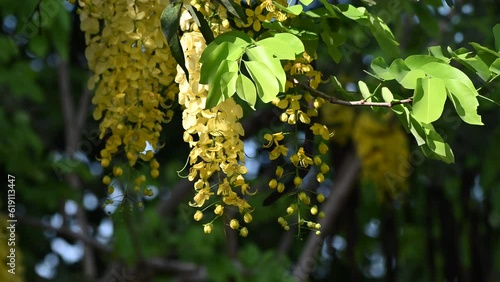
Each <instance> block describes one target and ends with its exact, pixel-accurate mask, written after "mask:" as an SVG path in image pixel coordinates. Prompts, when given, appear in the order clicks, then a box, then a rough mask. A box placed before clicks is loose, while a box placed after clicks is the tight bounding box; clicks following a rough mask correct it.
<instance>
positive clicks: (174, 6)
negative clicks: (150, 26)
mask: <svg viewBox="0 0 500 282" xmlns="http://www.w3.org/2000/svg"><path fill="white" fill-rule="evenodd" d="M181 8H182V2H172V3H170V4H169V5H168V6H167V7H166V8H165V9H164V10H163V12H162V13H161V17H160V22H161V30H162V32H163V35H164V36H165V38H166V39H167V42H168V46H170V51H171V52H172V56H173V57H174V59H175V61H176V62H177V64H179V66H180V67H181V68H182V70H183V71H184V73H185V74H186V79H187V80H189V71H188V70H187V68H186V62H185V60H184V52H183V51H182V46H181V42H180V41H179V36H178V34H177V31H178V29H179V19H180V17H181Z"/></svg>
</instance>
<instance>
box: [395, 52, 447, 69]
mask: <svg viewBox="0 0 500 282" xmlns="http://www.w3.org/2000/svg"><path fill="white" fill-rule="evenodd" d="M404 62H405V65H406V66H407V67H408V68H410V69H412V70H416V69H420V68H421V67H422V66H424V65H426V64H428V63H431V62H437V63H443V61H442V60H440V59H438V58H435V57H432V56H429V55H413V56H409V57H408V58H406V59H405V60H404ZM443 64H444V63H443ZM444 65H447V64H444Z"/></svg>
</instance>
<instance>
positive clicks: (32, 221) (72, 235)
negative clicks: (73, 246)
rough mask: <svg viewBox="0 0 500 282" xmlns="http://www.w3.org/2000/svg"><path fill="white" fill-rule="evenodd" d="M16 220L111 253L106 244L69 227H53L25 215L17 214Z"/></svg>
mask: <svg viewBox="0 0 500 282" xmlns="http://www.w3.org/2000/svg"><path fill="white" fill-rule="evenodd" d="M17 220H18V221H19V223H20V224H21V225H26V226H31V227H37V228H41V229H44V230H49V231H54V232H55V233H56V234H58V235H60V236H65V237H68V238H71V239H76V240H80V241H82V242H83V243H85V244H87V245H89V246H92V247H93V248H95V249H96V250H99V251H101V252H104V253H111V248H109V247H108V246H105V245H102V244H101V243H99V242H97V241H95V240H93V239H91V238H89V237H88V236H86V235H85V234H83V233H77V232H73V231H71V229H69V228H67V227H60V228H57V227H54V226H52V225H50V224H45V223H43V222H42V221H41V220H39V219H36V218H33V217H27V216H19V215H17Z"/></svg>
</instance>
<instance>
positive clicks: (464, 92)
mask: <svg viewBox="0 0 500 282" xmlns="http://www.w3.org/2000/svg"><path fill="white" fill-rule="evenodd" d="M444 83H445V85H446V88H447V89H448V96H449V97H450V99H451V101H452V102H453V105H454V106H455V110H456V111H457V114H458V115H459V116H460V118H461V119H462V120H463V121H465V122H466V123H469V124H476V125H483V123H482V122H481V116H480V115H478V114H477V107H478V106H479V102H478V100H477V97H476V96H477V95H478V93H477V91H476V89H474V88H472V89H471V88H470V87H469V86H468V85H467V84H466V83H465V82H464V81H461V80H457V79H445V80H444Z"/></svg>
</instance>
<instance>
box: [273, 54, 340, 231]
mask: <svg viewBox="0 0 500 282" xmlns="http://www.w3.org/2000/svg"><path fill="white" fill-rule="evenodd" d="M312 61H313V58H312V57H311V56H309V55H308V54H307V53H305V52H304V53H303V54H302V56H301V57H299V58H297V59H296V60H294V61H290V62H288V63H286V64H285V65H284V70H285V71H286V72H287V73H288V74H289V75H290V76H302V77H305V79H307V80H308V81H309V85H310V86H311V87H312V88H314V89H316V88H317V86H318V85H319V83H320V82H321V72H319V71H317V70H314V67H313V66H312V65H311V62H312ZM286 88H287V90H288V92H293V91H294V92H296V94H285V95H284V97H281V98H280V97H278V98H276V99H274V100H273V105H275V106H276V107H277V108H279V109H281V110H283V112H282V113H281V115H280V120H281V121H282V122H283V123H286V124H289V125H292V126H293V127H294V128H295V130H294V131H292V132H286V133H283V132H277V133H274V134H266V135H264V140H265V143H264V147H265V148H271V151H270V152H269V158H270V159H271V160H276V159H278V158H280V157H283V158H285V159H286V161H287V162H290V163H291V164H292V165H293V169H292V171H291V172H289V173H286V174H285V175H284V168H283V166H278V167H277V169H276V172H275V175H276V178H273V179H271V180H270V181H269V188H271V189H276V191H277V192H279V193H283V192H284V191H285V186H286V184H285V182H284V181H286V179H287V177H286V176H287V175H290V174H293V185H294V187H296V188H298V189H297V190H296V191H297V193H295V196H296V197H295V198H296V199H295V200H292V202H291V204H290V205H289V206H288V207H287V209H286V215H285V216H284V217H280V218H278V223H279V224H280V225H281V226H282V227H283V228H284V229H285V230H289V229H290V227H289V220H287V219H286V217H291V216H296V217H297V220H296V222H298V224H299V226H302V227H306V228H308V229H311V230H315V231H316V234H318V235H319V234H320V231H319V229H320V228H321V225H320V224H319V223H317V222H315V221H314V220H309V217H310V216H312V217H315V216H319V217H320V218H321V217H322V216H323V213H322V212H319V210H318V204H320V203H322V202H323V201H324V200H325V197H324V195H322V194H316V192H314V191H307V190H303V189H302V188H300V187H301V186H302V183H303V177H302V176H301V173H300V171H301V170H302V171H310V170H311V168H312V167H315V169H314V170H313V171H314V173H315V178H316V181H317V182H318V183H322V182H324V181H325V174H326V173H328V171H329V170H330V167H329V166H328V164H327V163H325V162H324V159H325V155H326V153H327V151H328V146H327V142H328V140H329V139H330V136H331V133H330V131H329V129H328V128H327V127H326V126H325V125H322V124H319V123H316V122H313V121H312V119H313V118H315V117H317V116H318V110H319V109H320V108H321V107H322V106H323V105H324V104H325V101H324V99H322V98H318V97H313V96H312V95H311V94H310V93H308V92H299V90H298V89H297V88H294V86H293V85H292V84H291V82H287V87H286ZM298 124H306V125H308V129H307V130H309V131H311V132H312V135H313V138H314V140H299V139H298V138H299V136H298V134H297V131H298ZM311 124H312V125H311ZM285 135H287V136H290V138H291V139H294V140H293V142H287V140H286V139H285ZM290 138H288V139H290ZM288 141H290V140H288ZM306 143H314V144H315V145H314V146H311V145H306ZM290 144H295V148H289V147H290ZM299 144H303V145H299ZM306 147H308V149H306ZM312 148H315V149H314V150H313V149H312ZM290 151H292V152H293V153H290ZM314 152H316V153H314ZM311 195H316V202H314V201H313V200H311ZM301 208H308V209H309V211H310V215H308V213H303V212H302V213H301V212H300V210H301ZM293 221H295V220H293Z"/></svg>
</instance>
